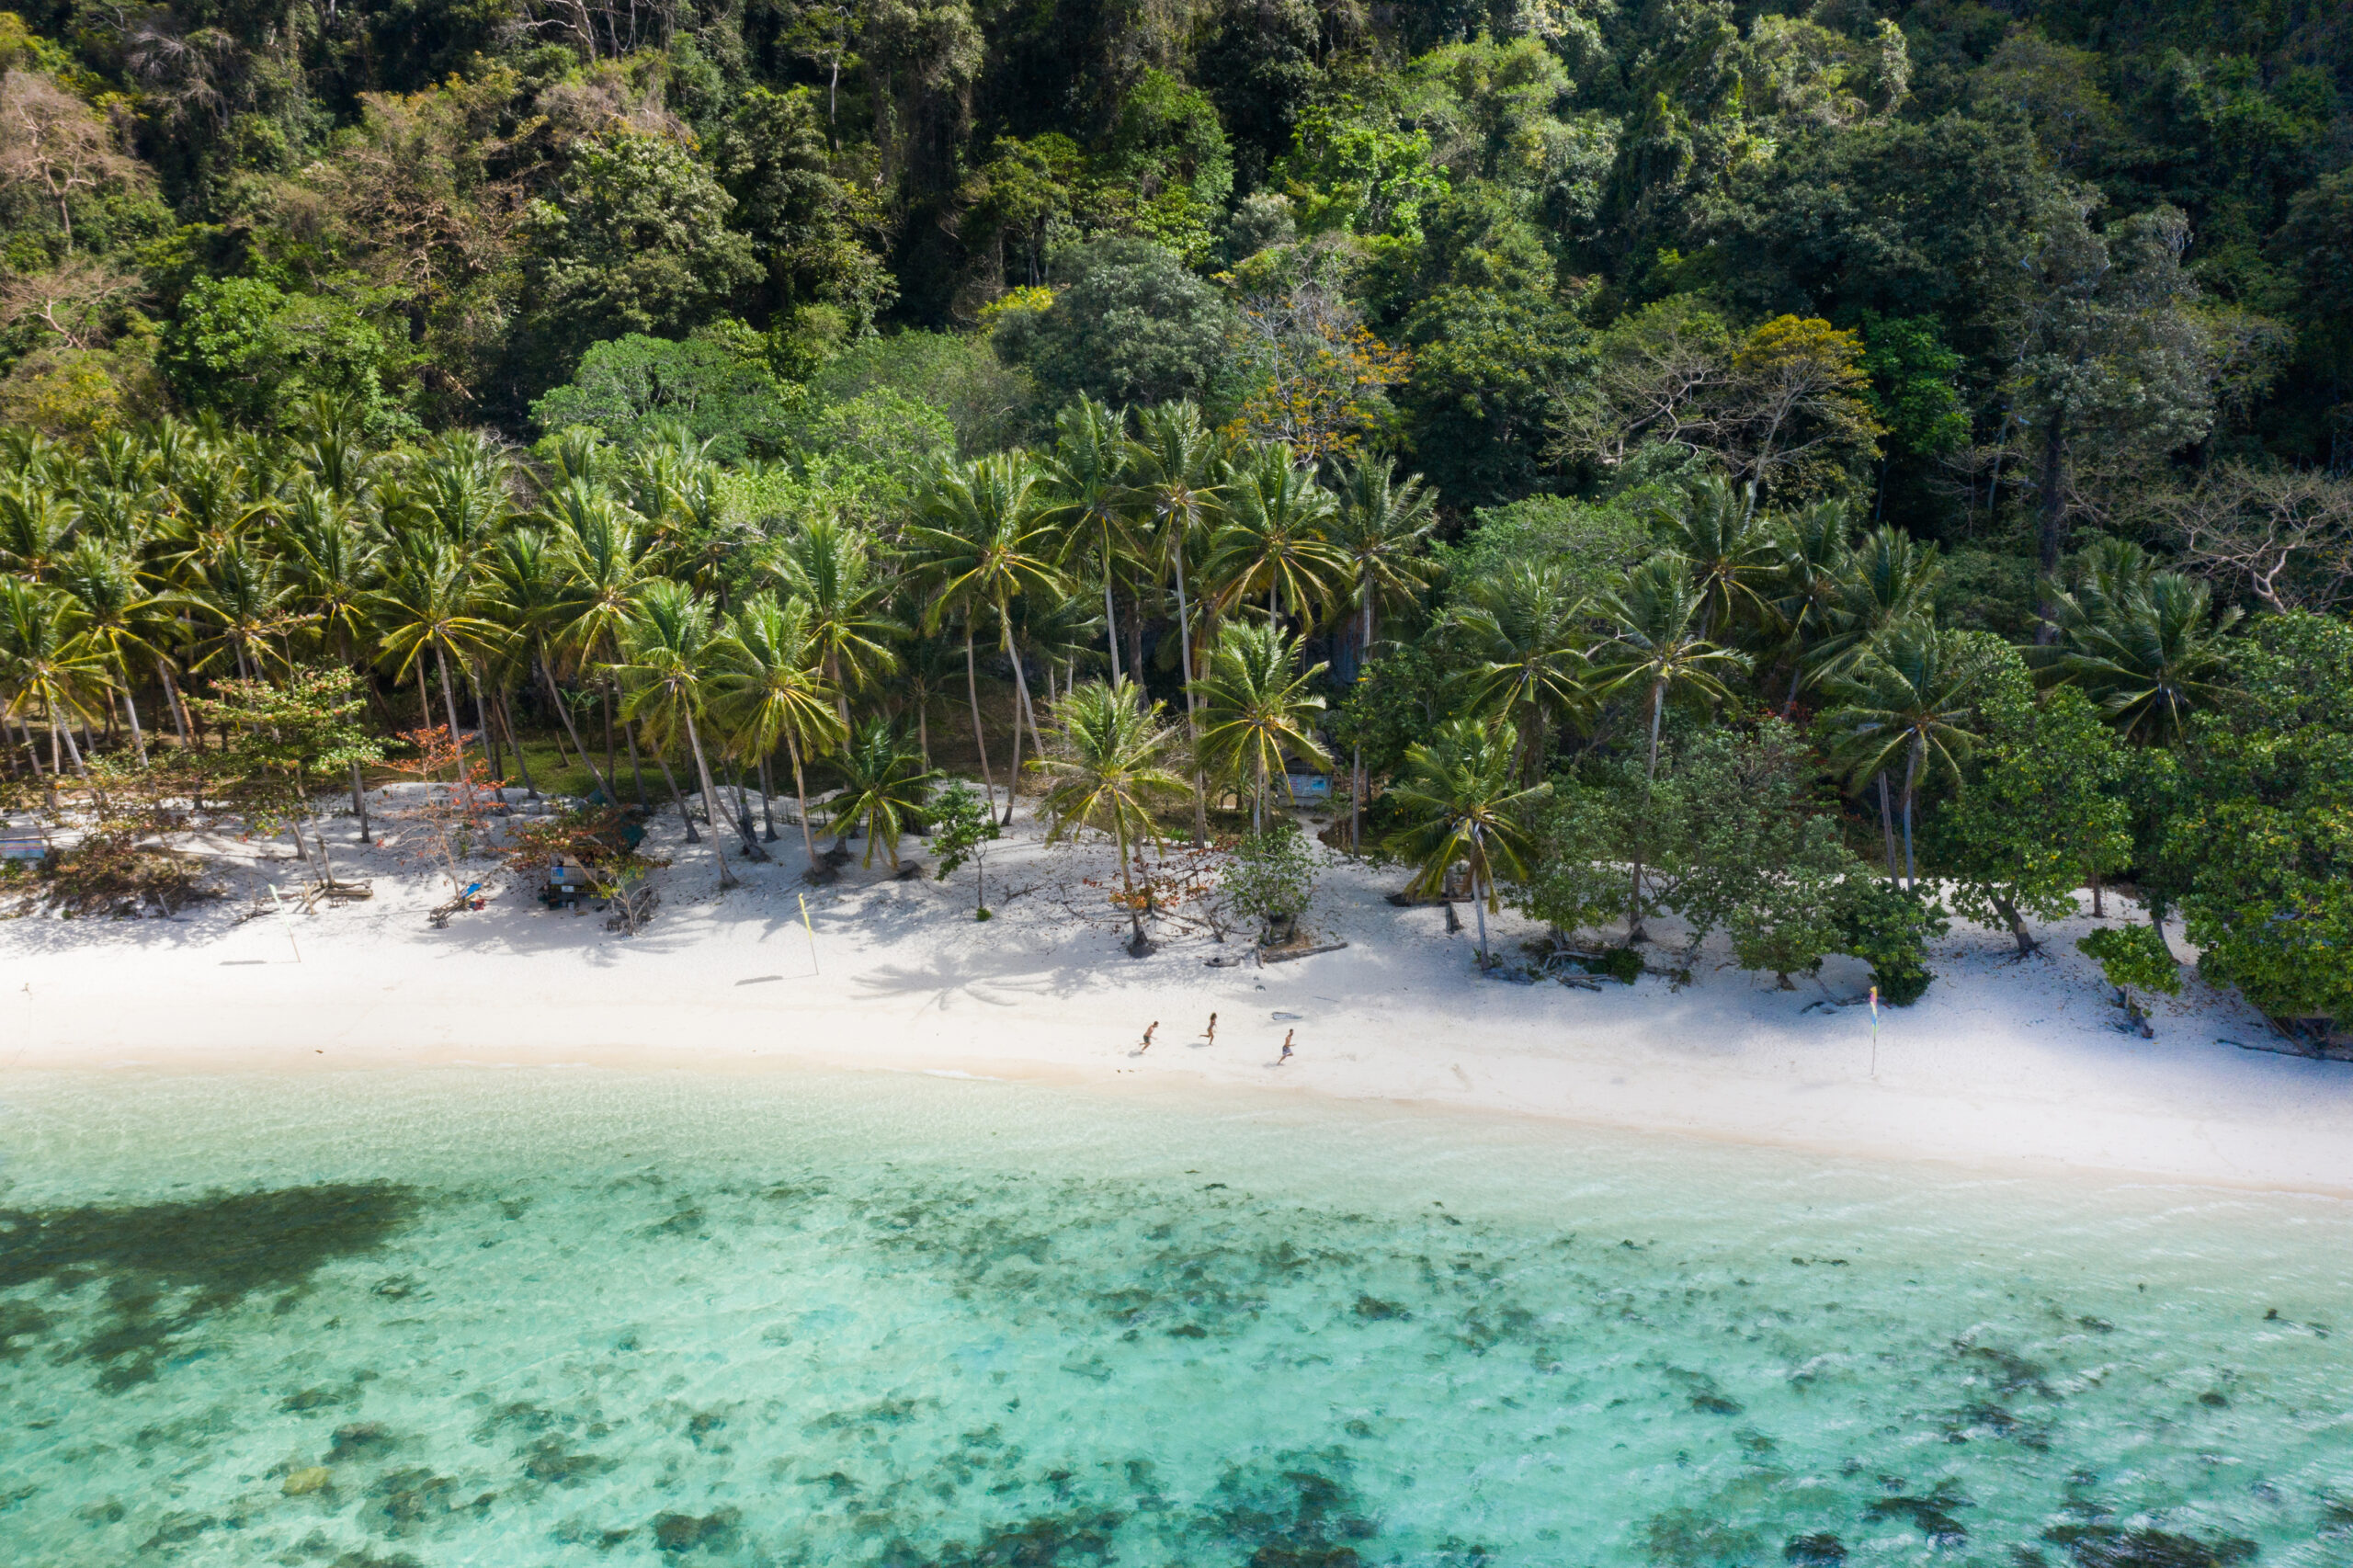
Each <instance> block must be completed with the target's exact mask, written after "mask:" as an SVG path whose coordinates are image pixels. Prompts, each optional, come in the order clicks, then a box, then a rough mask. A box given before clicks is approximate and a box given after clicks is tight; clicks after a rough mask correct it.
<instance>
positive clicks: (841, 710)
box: [825, 647, 849, 730]
mask: <svg viewBox="0 0 2353 1568" xmlns="http://www.w3.org/2000/svg"><path fill="white" fill-rule="evenodd" d="M825 679H826V680H827V681H829V682H831V683H832V685H833V688H834V714H835V717H836V718H838V719H839V720H841V722H842V728H843V729H845V730H847V729H848V728H849V692H848V691H847V689H845V688H844V687H843V686H842V651H841V649H840V648H838V647H833V648H828V649H826V650H825Z"/></svg>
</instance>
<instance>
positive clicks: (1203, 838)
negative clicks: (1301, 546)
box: [1176, 539, 1210, 849]
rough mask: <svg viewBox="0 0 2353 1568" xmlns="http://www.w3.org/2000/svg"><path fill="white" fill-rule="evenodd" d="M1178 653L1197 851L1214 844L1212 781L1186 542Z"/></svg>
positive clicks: (1179, 584) (1180, 543)
mask: <svg viewBox="0 0 2353 1568" xmlns="http://www.w3.org/2000/svg"><path fill="white" fill-rule="evenodd" d="M1176 653H1177V656H1178V657H1179V658H1180V659H1182V660H1183V661H1184V670H1185V749H1186V751H1187V752H1188V754H1190V755H1191V756H1192V758H1193V847H1194V848H1196V849H1199V848H1200V847H1201V846H1203V845H1205V844H1207V843H1208V842H1209V841H1210V803H1209V780H1208V779H1206V778H1202V777H1201V756H1200V752H1201V734H1200V726H1199V721H1198V720H1197V719H1196V718H1195V717H1194V709H1195V705H1196V703H1197V702H1198V700H1199V699H1196V698H1195V697H1194V695H1193V607H1192V604H1191V603H1190V601H1188V599H1187V597H1186V596H1185V541H1184V540H1182V539H1179V540H1177V541H1176Z"/></svg>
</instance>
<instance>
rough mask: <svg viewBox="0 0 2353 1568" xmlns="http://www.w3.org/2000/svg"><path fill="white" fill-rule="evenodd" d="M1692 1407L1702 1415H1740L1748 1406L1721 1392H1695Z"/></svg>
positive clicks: (1692, 1397)
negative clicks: (1726, 1396)
mask: <svg viewBox="0 0 2353 1568" xmlns="http://www.w3.org/2000/svg"><path fill="white" fill-rule="evenodd" d="M1691 1408H1692V1409H1694V1410H1696V1411H1698V1412H1699V1413H1700V1414H1701V1415H1740V1414H1741V1413H1742V1412H1743V1411H1745V1410H1746V1409H1747V1408H1748V1407H1747V1406H1746V1405H1745V1404H1742V1403H1740V1402H1739V1401H1738V1400H1732V1399H1726V1398H1725V1397H1724V1396H1723V1395H1722V1394H1720V1393H1695V1394H1693V1395H1692V1396H1691Z"/></svg>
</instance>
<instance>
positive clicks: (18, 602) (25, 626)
mask: <svg viewBox="0 0 2353 1568" xmlns="http://www.w3.org/2000/svg"><path fill="white" fill-rule="evenodd" d="M85 631H86V627H85V620H84V618H83V615H82V613H81V610H80V608H79V607H77V606H76V605H75V604H74V601H73V599H72V598H71V597H68V596H67V595H65V594H63V593H61V592H59V591H57V590H56V589H53V588H43V587H38V586H36V585H33V584H31V583H28V582H26V581H25V580H24V579H23V578H21V577H0V713H5V714H6V716H7V717H8V718H9V719H12V720H14V721H16V722H17V723H19V724H23V725H25V726H26V728H27V730H28V732H29V730H30V728H31V725H32V723H33V722H35V721H36V720H38V721H39V722H40V723H41V724H43V725H45V726H46V727H47V728H48V730H49V733H50V734H51V737H53V739H52V744H54V742H55V740H59V739H62V740H63V742H64V744H65V755H66V756H67V757H68V758H69V759H70V760H71V761H72V762H73V764H74V773H75V774H76V775H77V776H78V777H79V778H81V780H82V782H83V785H84V787H85V788H86V789H88V790H90V791H91V793H92V795H93V797H94V798H95V799H97V802H98V804H99V807H100V809H101V810H103V809H104V807H105V804H106V797H105V796H104V795H103V794H102V793H100V792H99V791H98V790H97V786H96V785H95V784H93V783H92V782H91V780H90V771H89V767H88V765H87V764H86V763H85V760H84V758H83V756H82V748H81V747H80V746H79V745H77V744H75V743H74V728H75V725H76V724H77V723H78V722H85V721H88V720H91V719H93V718H94V717H95V716H96V715H97V713H98V712H99V711H100V710H102V709H103V706H104V693H105V691H106V688H107V658H106V650H105V649H104V648H103V647H102V646H101V645H99V644H98V643H97V642H93V641H92V640H91V639H90V638H89V637H88V636H86V635H85ZM33 757H34V762H33V766H34V767H40V753H39V751H38V750H37V749H36V750H35V751H34V752H33ZM50 798H51V802H52V804H53V803H54V801H55V800H56V794H55V790H54V787H53V786H52V787H51V796H50Z"/></svg>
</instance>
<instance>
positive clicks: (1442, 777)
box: [1388, 719, 1552, 967]
mask: <svg viewBox="0 0 2353 1568" xmlns="http://www.w3.org/2000/svg"><path fill="white" fill-rule="evenodd" d="M1518 749H1519V737H1518V735H1517V734H1516V733H1513V730H1512V725H1511V723H1510V722H1509V721H1508V720H1506V721H1502V722H1497V723H1495V724H1494V725H1492V726H1490V725H1486V724H1482V723H1479V722H1476V721H1475V720H1471V719H1451V720H1449V721H1448V722H1446V723H1444V724H1442V725H1440V726H1439V727H1438V733H1437V734H1436V735H1435V736H1433V737H1432V738H1431V740H1430V743H1429V744H1427V745H1421V744H1416V745H1412V746H1408V747H1407V748H1406V750H1405V773H1404V778H1401V779H1400V780H1399V781H1398V782H1397V783H1395V784H1392V785H1391V786H1390V788H1389V796H1388V798H1389V799H1390V800H1391V801H1393V802H1394V803H1395V804H1396V806H1397V809H1398V810H1399V812H1401V813H1402V814H1403V815H1404V818H1405V824H1404V826H1402V827H1400V828H1399V829H1398V830H1397V831H1396V832H1395V833H1393V834H1392V835H1390V837H1389V846H1390V847H1391V848H1392V849H1393V850H1395V851H1396V852H1397V853H1398V854H1400V855H1402V856H1404V858H1407V859H1409V860H1412V861H1413V862H1415V865H1416V866H1417V867H1419V869H1418V870H1417V871H1416V872H1415V875H1414V880H1413V881H1412V882H1410V883H1408V884H1407V887H1406V892H1408V893H1409V894H1418V895H1420V896H1423V897H1427V896H1429V895H1430V894H1432V893H1434V892H1439V891H1441V890H1442V889H1443V888H1444V887H1445V885H1446V873H1447V872H1448V870H1449V869H1451V868H1452V867H1453V866H1454V865H1455V864H1456V863H1457V862H1458V861H1467V862H1468V863H1469V865H1470V869H1471V901H1472V906H1473V907H1474V908H1475V909H1476V910H1477V912H1478V919H1479V962H1480V965H1481V966H1482V967H1486V966H1488V965H1490V964H1492V963H1493V962H1494V961H1495V960H1494V955H1493V954H1491V953H1490V952H1489V951H1488V949H1487V915H1488V913H1489V912H1490V911H1491V910H1493V911H1500V910H1501V909H1502V908H1503V905H1502V903H1501V902H1500V901H1499V900H1498V899H1497V898H1496V896H1495V873H1496V872H1497V871H1498V870H1501V871H1502V872H1503V874H1504V875H1506V876H1508V877H1525V876H1526V875H1527V874H1528V859H1527V858H1528V853H1529V832H1528V825H1527V821H1526V818H1527V814H1528V812H1529V809H1530V808H1531V807H1533V806H1535V805H1536V804H1537V803H1538V802H1540V801H1543V800H1545V799H1547V798H1549V797H1550V796H1551V795H1552V785H1550V784H1537V785H1533V786H1522V785H1521V784H1519V783H1518V781H1517V780H1516V779H1515V778H1514V777H1513V774H1514V770H1515V768H1516V767H1517V766H1518V755H1517V754H1518Z"/></svg>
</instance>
